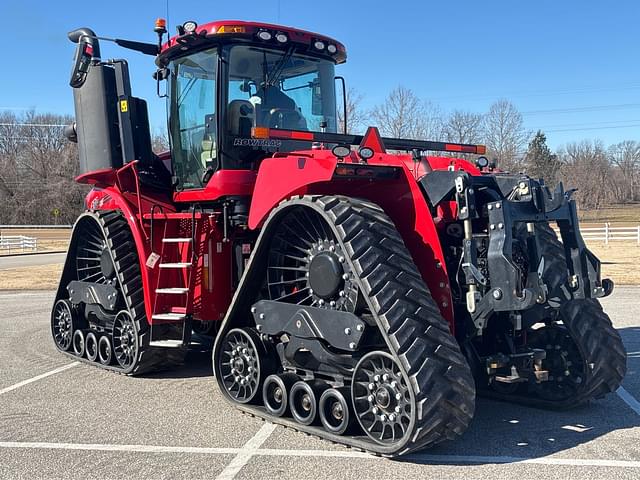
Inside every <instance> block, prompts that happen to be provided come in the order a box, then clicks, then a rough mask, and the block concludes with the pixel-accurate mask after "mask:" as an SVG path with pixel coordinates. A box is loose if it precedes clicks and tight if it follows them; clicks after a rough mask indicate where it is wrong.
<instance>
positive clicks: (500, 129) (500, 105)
mask: <svg viewBox="0 0 640 480" xmlns="http://www.w3.org/2000/svg"><path fill="white" fill-rule="evenodd" d="M529 136H530V135H529V134H528V133H527V132H526V131H525V129H524V126H523V121H522V115H521V114H520V112H519V111H518V109H517V108H516V107H515V106H514V105H513V104H512V103H511V102H509V101H508V100H498V101H497V102H495V103H493V104H492V105H491V107H490V108H489V112H488V113H487V114H486V115H485V118H484V142H485V143H486V145H487V154H488V155H489V156H490V157H491V158H495V159H496V161H497V164H498V166H499V167H500V168H501V169H502V170H510V171H521V170H522V169H523V167H524V164H523V160H524V152H523V150H524V148H525V146H526V145H527V140H528V138H529Z"/></svg>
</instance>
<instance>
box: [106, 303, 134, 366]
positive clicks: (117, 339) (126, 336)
mask: <svg viewBox="0 0 640 480" xmlns="http://www.w3.org/2000/svg"><path fill="white" fill-rule="evenodd" d="M112 336H113V338H112V345H113V352H114V353H115V356H116V360H117V361H118V364H119V365H120V366H121V367H122V368H124V369H128V368H130V367H131V366H132V365H133V364H134V363H135V362H136V360H137V357H138V349H139V345H138V329H137V327H136V324H135V322H134V321H133V319H132V318H131V315H130V314H129V312H127V311H126V310H122V311H121V312H120V313H118V315H116V319H115V320H114V322H113V333H112Z"/></svg>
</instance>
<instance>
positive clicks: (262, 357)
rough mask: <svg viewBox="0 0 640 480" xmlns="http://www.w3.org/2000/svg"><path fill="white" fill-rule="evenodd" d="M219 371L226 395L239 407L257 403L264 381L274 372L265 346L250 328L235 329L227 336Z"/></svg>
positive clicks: (223, 345)
mask: <svg viewBox="0 0 640 480" xmlns="http://www.w3.org/2000/svg"><path fill="white" fill-rule="evenodd" d="M219 368H220V374H221V375H222V381H223V384H224V388H225V391H226V393H227V394H228V395H229V396H230V397H231V398H233V399H234V400H235V401H236V402H239V403H250V402H251V403H252V402H255V401H256V400H258V399H259V398H260V393H261V392H262V384H263V382H264V379H265V378H266V377H267V376H268V375H269V374H270V373H271V371H272V368H271V361H270V359H269V358H268V355H267V351H266V349H265V346H264V344H263V343H262V340H260V336H259V335H258V333H257V332H256V331H255V330H253V329H251V328H246V329H242V328H234V329H233V330H230V331H229V333H227V335H226V336H225V338H224V340H223V342H222V355H220V365H219Z"/></svg>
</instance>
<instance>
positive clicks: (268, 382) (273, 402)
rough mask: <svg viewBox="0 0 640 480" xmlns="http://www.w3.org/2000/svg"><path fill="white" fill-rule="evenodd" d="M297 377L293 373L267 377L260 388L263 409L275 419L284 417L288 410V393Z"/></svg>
mask: <svg viewBox="0 0 640 480" xmlns="http://www.w3.org/2000/svg"><path fill="white" fill-rule="evenodd" d="M298 379H299V377H298V376H297V375H296V374H294V373H283V374H281V375H269V376H268V377H267V378H265V380H264V385H263V386H262V402H263V403H264V408H266V409H267V412H269V413H270V414H271V415H274V416H276V417H282V416H284V415H285V414H286V413H287V411H288V410H289V392H290V391H291V386H292V385H293V384H294V383H296V381H297V380H298Z"/></svg>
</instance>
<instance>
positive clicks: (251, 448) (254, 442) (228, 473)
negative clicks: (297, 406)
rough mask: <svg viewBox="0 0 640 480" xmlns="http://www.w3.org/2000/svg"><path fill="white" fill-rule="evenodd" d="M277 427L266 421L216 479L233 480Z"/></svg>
mask: <svg viewBox="0 0 640 480" xmlns="http://www.w3.org/2000/svg"><path fill="white" fill-rule="evenodd" d="M275 429H276V426H275V425H274V424H272V423H265V424H264V425H263V426H262V428H260V430H258V432H257V433H256V434H255V435H254V436H253V438H251V440H249V441H248V442H247V443H245V444H244V446H243V447H242V449H241V450H240V452H238V454H237V455H236V456H235V457H234V458H233V460H231V463H229V465H227V466H226V467H225V469H224V470H223V471H222V472H220V475H218V476H217V477H216V480H231V479H233V478H235V476H236V475H237V474H238V472H239V471H240V470H241V469H242V467H244V466H245V465H246V464H247V462H248V461H249V460H251V457H253V456H254V455H255V454H256V451H257V450H258V449H259V448H260V446H261V445H262V444H263V443H264V442H265V440H266V439H267V438H269V435H271V433H272V432H273V431H274V430H275Z"/></svg>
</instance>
